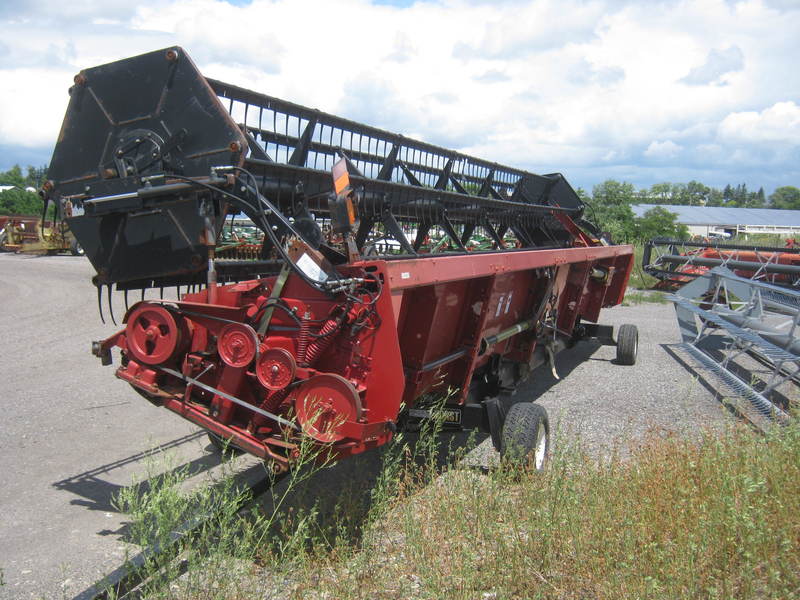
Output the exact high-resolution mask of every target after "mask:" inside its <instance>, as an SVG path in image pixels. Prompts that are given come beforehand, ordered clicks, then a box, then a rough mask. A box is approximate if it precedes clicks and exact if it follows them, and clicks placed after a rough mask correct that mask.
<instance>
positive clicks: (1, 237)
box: [0, 229, 8, 252]
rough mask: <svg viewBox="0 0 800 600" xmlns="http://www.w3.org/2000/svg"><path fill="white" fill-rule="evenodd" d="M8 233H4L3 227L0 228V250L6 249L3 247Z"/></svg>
mask: <svg viewBox="0 0 800 600" xmlns="http://www.w3.org/2000/svg"><path fill="white" fill-rule="evenodd" d="M7 237H8V235H7V234H6V230H5V229H0V252H5V251H6V249H5V248H4V247H3V246H5V245H6V238H7Z"/></svg>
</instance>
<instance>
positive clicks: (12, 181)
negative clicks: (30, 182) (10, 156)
mask: <svg viewBox="0 0 800 600" xmlns="http://www.w3.org/2000/svg"><path fill="white" fill-rule="evenodd" d="M0 185H15V186H17V187H21V188H23V189H25V177H24V176H23V175H22V169H21V168H20V167H19V165H14V166H13V167H11V168H10V169H9V170H8V171H5V172H2V173H0Z"/></svg>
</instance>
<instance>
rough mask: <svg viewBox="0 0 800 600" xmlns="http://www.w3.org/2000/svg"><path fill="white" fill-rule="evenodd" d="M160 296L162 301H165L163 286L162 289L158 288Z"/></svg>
mask: <svg viewBox="0 0 800 600" xmlns="http://www.w3.org/2000/svg"><path fill="white" fill-rule="evenodd" d="M158 296H159V298H161V299H162V300H163V299H164V286H163V285H162V286H161V287H160V288H158Z"/></svg>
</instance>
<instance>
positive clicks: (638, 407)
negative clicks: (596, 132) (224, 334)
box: [0, 254, 732, 598]
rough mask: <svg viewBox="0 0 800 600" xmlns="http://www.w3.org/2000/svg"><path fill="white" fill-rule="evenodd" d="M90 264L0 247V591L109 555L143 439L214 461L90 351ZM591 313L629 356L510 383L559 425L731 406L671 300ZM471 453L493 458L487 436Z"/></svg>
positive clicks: (356, 466) (709, 415) (608, 356)
mask: <svg viewBox="0 0 800 600" xmlns="http://www.w3.org/2000/svg"><path fill="white" fill-rule="evenodd" d="M92 274H93V271H92V269H91V266H90V265H89V263H88V261H86V260H85V259H82V258H75V257H67V256H54V257H30V256H19V255H10V254H0V302H2V304H1V306H2V311H0V330H2V332H3V334H4V335H3V345H2V346H0V381H2V382H3V388H4V390H5V397H4V401H5V406H6V417H5V419H4V420H3V425H2V428H0V472H2V473H3V474H4V475H5V477H4V480H5V481H4V486H3V487H2V489H0V511H1V512H2V514H3V519H2V520H0V539H2V540H3V544H2V547H0V569H2V575H3V579H4V581H5V585H4V586H3V587H0V598H30V597H46V598H53V597H59V598H61V597H64V596H67V597H70V596H71V595H73V594H75V593H77V592H78V591H80V590H82V589H83V588H84V587H86V586H87V585H89V584H91V583H92V582H93V581H94V580H95V579H96V578H97V577H98V576H99V575H100V574H102V573H104V572H106V571H108V570H110V569H111V568H113V567H115V566H117V565H118V564H119V563H120V562H121V559H122V557H123V554H124V522H125V516H124V515H121V514H119V513H118V512H117V511H116V510H115V509H114V508H113V506H112V505H111V502H110V500H111V497H112V495H113V494H114V493H115V492H116V491H117V490H118V489H120V487H122V486H125V485H129V484H130V483H131V480H132V477H134V476H135V475H137V474H139V475H141V474H142V473H143V470H144V465H143V462H142V458H143V452H144V451H147V450H148V449H150V448H153V447H154V446H157V445H165V446H167V447H170V448H172V449H173V451H174V452H175V453H176V455H177V457H178V459H179V461H181V462H184V463H191V464H192V466H193V467H195V468H198V469H210V468H213V467H214V466H215V465H216V464H217V459H216V457H215V456H214V455H212V454H210V453H209V451H208V444H207V443H206V440H205V437H204V436H200V435H198V434H197V433H196V430H195V428H194V427H192V426H191V425H189V424H188V423H186V422H184V421H182V420H181V419H179V418H178V417H176V416H174V415H171V414H168V413H167V412H166V411H164V410H163V409H157V408H155V407H152V406H151V405H149V404H148V403H147V402H144V401H143V400H141V399H140V398H139V396H138V395H136V394H135V393H134V392H132V391H131V390H130V389H129V387H128V386H127V384H124V383H123V382H121V381H118V380H116V379H115V378H114V377H113V371H112V368H110V367H107V368H102V367H101V366H100V363H99V360H97V359H95V358H94V357H93V356H91V355H90V353H89V344H90V341H91V340H95V339H100V338H103V337H106V336H108V335H110V334H111V333H113V332H114V331H115V330H116V328H115V327H114V326H113V325H111V324H108V325H102V324H101V323H100V320H99V318H98V316H97V309H96V296H95V290H94V287H93V286H92V285H91V284H90V278H91V275H92ZM116 302H117V303H116V304H115V313H116V315H117V316H118V317H121V316H122V314H123V313H124V307H123V306H122V300H121V298H117V299H116ZM602 322H604V323H610V324H613V325H620V324H622V323H634V324H636V325H638V326H639V331H640V348H639V360H638V362H637V364H636V365H635V366H631V367H626V366H620V365H616V364H614V363H613V359H614V357H615V348H614V347H610V346H599V345H598V344H595V343H589V342H581V343H580V344H578V345H577V346H576V347H575V348H574V349H573V350H572V351H568V352H565V353H562V354H560V355H559V356H558V357H557V360H556V365H557V370H558V373H559V375H560V376H561V379H560V380H556V379H554V378H553V376H552V375H551V374H550V371H549V369H547V368H545V369H539V370H537V371H536V372H535V373H534V375H533V376H532V377H531V379H530V380H529V381H528V382H527V383H526V384H524V385H523V386H521V387H520V389H519V391H518V394H520V395H523V396H526V397H531V398H533V397H538V398H539V401H540V402H541V404H543V405H544V406H546V407H547V409H548V410H549V412H550V416H551V421H552V425H553V427H554V428H555V429H557V430H559V435H560V436H562V439H563V438H564V437H565V436H566V437H572V436H574V435H580V436H581V439H582V440H583V441H584V442H585V443H586V444H587V445H588V447H589V448H593V449H597V450H598V451H602V449H603V448H608V447H610V446H612V445H614V444H618V443H623V444H624V443H625V442H626V441H627V440H630V439H632V438H633V439H635V438H638V437H640V436H642V435H643V434H644V433H645V432H646V431H647V430H648V429H649V428H651V427H659V428H665V429H668V430H675V431H689V432H691V431H697V430H698V429H699V428H700V427H721V426H723V425H724V423H726V422H728V421H730V420H731V418H732V417H731V416H730V413H729V412H727V411H726V410H725V409H724V408H723V407H722V405H721V404H720V403H719V401H718V400H716V399H715V395H714V393H713V391H712V390H711V388H710V386H706V385H703V384H702V383H701V382H698V381H696V380H695V378H694V377H693V375H692V373H691V372H690V371H688V370H687V369H686V368H685V367H684V366H682V365H681V364H680V362H678V361H676V360H675V358H674V356H673V354H671V352H673V351H672V350H671V349H670V347H669V345H670V344H674V343H676V342H677V341H678V331H677V326H676V324H675V317H674V313H673V310H672V308H671V306H670V305H664V304H642V305H638V306H632V307H617V308H614V309H610V310H607V311H604V313H603V315H602ZM556 443H558V440H556ZM478 455H479V456H480V457H481V460H482V461H490V460H492V458H493V455H494V451H493V450H492V449H491V448H490V446H489V443H488V441H485V442H484V444H483V445H482V447H481V449H480V452H479V453H478ZM376 464H377V460H376V459H375V457H374V456H369V455H367V456H362V457H356V458H354V459H351V460H350V461H345V462H343V463H341V464H340V465H337V466H335V467H333V468H331V469H327V470H326V471H325V473H324V474H322V475H321V477H320V478H318V479H316V480H315V483H314V485H315V486H320V487H322V488H323V489H325V488H327V491H329V492H330V493H331V497H335V496H336V486H337V485H338V484H337V483H336V482H341V481H343V480H347V481H349V482H350V483H351V484H352V483H353V479H363V480H364V483H365V485H366V486H368V485H369V480H370V479H371V478H372V476H373V474H374V472H376V470H375V465H376ZM361 489H362V490H363V489H364V488H363V487H362V488H361Z"/></svg>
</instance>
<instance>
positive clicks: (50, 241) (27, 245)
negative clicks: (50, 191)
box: [0, 217, 83, 256]
mask: <svg viewBox="0 0 800 600" xmlns="http://www.w3.org/2000/svg"><path fill="white" fill-rule="evenodd" d="M0 250H5V251H7V252H26V253H33V254H58V253H59V252H71V253H72V254H73V255H75V256H80V255H82V254H83V248H81V246H80V244H79V243H78V241H77V240H76V239H75V236H74V235H72V232H71V231H70V230H69V226H68V225H67V223H66V222H64V221H55V222H53V221H44V222H42V221H41V219H39V218H37V217H0Z"/></svg>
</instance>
